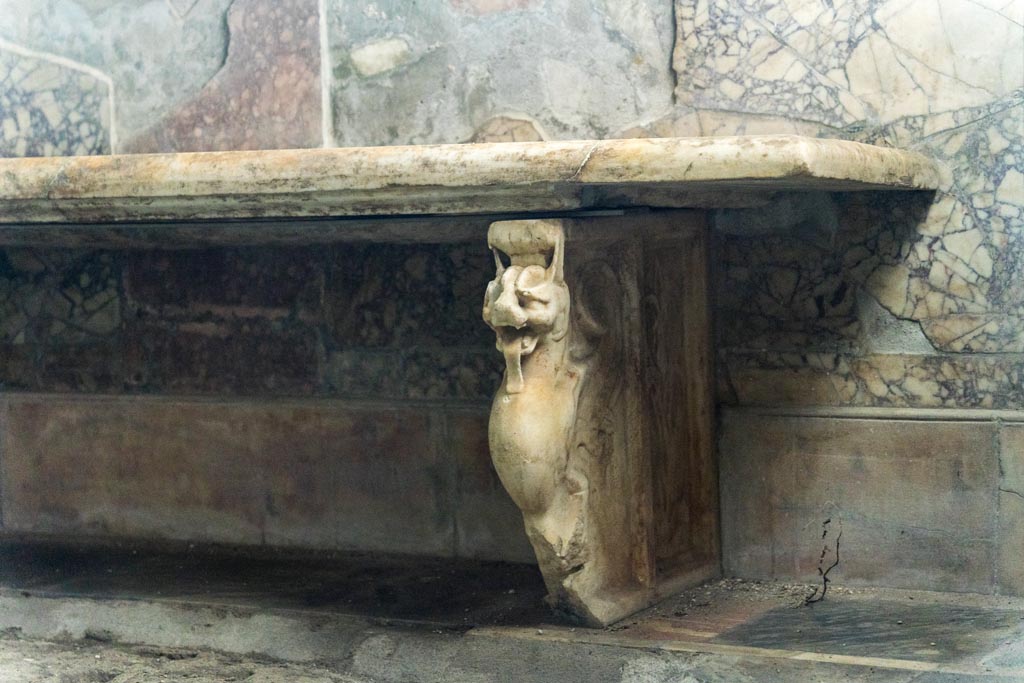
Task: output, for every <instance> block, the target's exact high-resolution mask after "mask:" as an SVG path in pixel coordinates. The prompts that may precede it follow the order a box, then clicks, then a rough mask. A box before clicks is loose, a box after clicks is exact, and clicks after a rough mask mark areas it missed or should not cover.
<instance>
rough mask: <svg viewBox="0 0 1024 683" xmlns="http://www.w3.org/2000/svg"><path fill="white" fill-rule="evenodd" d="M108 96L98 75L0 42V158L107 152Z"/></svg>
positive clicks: (109, 133)
mask: <svg viewBox="0 0 1024 683" xmlns="http://www.w3.org/2000/svg"><path fill="white" fill-rule="evenodd" d="M112 95H113V93H112V91H111V85H110V83H109V82H108V81H107V80H105V79H103V78H102V77H101V75H100V74H97V73H95V72H92V71H91V70H83V69H81V68H76V67H75V65H73V64H69V63H68V62H65V61H62V60H60V59H59V58H54V57H52V56H50V55H45V54H41V53H34V52H27V51H24V50H18V49H16V48H12V47H11V46H5V45H4V44H3V43H0V157H33V156H65V155H71V154H109V153H110V151H111V149H112V146H113V130H112V126H113V123H112V121H111V108H112V105H113V98H112Z"/></svg>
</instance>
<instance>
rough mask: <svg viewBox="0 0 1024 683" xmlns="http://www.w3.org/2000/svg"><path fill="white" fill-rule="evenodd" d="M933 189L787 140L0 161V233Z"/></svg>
mask: <svg viewBox="0 0 1024 683" xmlns="http://www.w3.org/2000/svg"><path fill="white" fill-rule="evenodd" d="M939 178H940V172H939V169H938V167H937V166H936V164H935V163H934V162H932V161H931V160H929V159H928V158H927V157H925V156H923V155H920V154H918V153H916V152H907V151H902V150H898V149H888V148H883V147H876V146H872V145H865V144H860V143H856V142H849V141H843V140H827V139H813V138H804V137H799V136H790V135H772V136H739V137H723V138H666V139H648V140H642V139H636V140H607V141H570V142H523V143H481V144H469V145H424V146H402V147H363V148H342V149H315V150H277V151H257V152H209V153H193V154H153V155H121V156H106V157H70V158H25V159H0V222H2V223H8V224H18V223H22V224H24V223H51V222H57V223H61V222H69V221H76V222H104V221H130V220H131V221H139V220H192V219H206V218H249V217H282V216H295V217H312V216H368V215H396V214H402V215H422V214H468V213H482V212H496V211H564V210H573V209H581V208H604V207H622V206H673V207H678V206H695V207H715V206H750V205H757V204H760V203H764V202H765V201H766V200H767V198H768V197H769V196H770V195H771V193H773V192H775V191H779V190H851V191H852V190H878V189H904V190H927V189H934V188H935V187H937V185H938V183H939Z"/></svg>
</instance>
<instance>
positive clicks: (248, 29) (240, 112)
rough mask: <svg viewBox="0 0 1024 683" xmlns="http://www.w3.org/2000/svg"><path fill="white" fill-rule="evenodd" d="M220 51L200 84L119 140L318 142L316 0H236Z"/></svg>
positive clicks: (223, 145)
mask: <svg viewBox="0 0 1024 683" xmlns="http://www.w3.org/2000/svg"><path fill="white" fill-rule="evenodd" d="M226 22H227V36H228V44H227V48H226V49H227V55H226V57H225V59H224V63H223V65H222V66H221V67H220V69H219V70H218V71H217V73H216V74H215V75H214V76H213V78H211V79H210V80H209V81H207V82H206V83H205V84H204V85H203V86H202V90H200V91H199V92H198V93H196V94H194V95H193V96H192V97H190V98H188V99H187V100H185V101H184V102H181V103H179V104H176V105H175V106H174V107H172V108H171V110H170V111H169V113H167V114H165V115H164V116H163V117H162V118H161V119H160V120H159V121H157V122H156V123H153V124H152V125H150V126H148V127H147V128H146V129H145V130H144V131H142V132H140V133H138V134H136V135H134V136H133V137H132V138H131V139H128V140H126V141H125V145H124V151H125V152H193V151H207V150H232V149H295V148H300V147H319V146H320V143H321V142H322V133H321V116H320V99H321V98H320V19H319V15H318V13H317V2H316V0H236V1H235V2H232V3H231V4H230V6H229V8H228V10H227V17H226Z"/></svg>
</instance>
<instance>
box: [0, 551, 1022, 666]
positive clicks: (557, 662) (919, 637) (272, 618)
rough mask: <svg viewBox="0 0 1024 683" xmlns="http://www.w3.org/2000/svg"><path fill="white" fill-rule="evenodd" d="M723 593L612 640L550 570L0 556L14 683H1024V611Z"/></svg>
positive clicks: (299, 560)
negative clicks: (576, 619)
mask: <svg viewBox="0 0 1024 683" xmlns="http://www.w3.org/2000/svg"><path fill="white" fill-rule="evenodd" d="M812 590H813V588H812V587H810V586H804V585H791V584H775V583H757V582H747V581H738V580H722V581H717V582H713V583H711V584H708V585H705V586H701V587H698V588H695V589H692V590H690V591H686V592H684V593H682V594H680V595H678V596H675V597H673V598H671V599H669V600H667V601H665V602H663V603H662V604H660V605H658V606H656V607H654V608H652V609H650V610H647V611H646V612H644V613H642V614H639V615H637V616H636V617H634V618H631V619H628V620H626V621H624V622H622V623H620V624H617V625H615V626H613V627H611V628H608V629H601V630H596V629H586V628H580V627H576V626H573V625H571V624H569V623H565V622H559V620H557V619H555V618H554V617H553V616H552V615H551V614H549V613H548V612H547V611H545V610H544V609H542V608H540V607H539V606H538V605H539V603H540V597H541V595H542V594H543V587H542V585H541V583H540V580H539V577H538V576H537V573H536V569H535V568H532V567H528V566H521V565H506V564H498V563H476V562H465V561H460V562H451V561H448V562H444V561H434V560H430V561H427V560H411V559H408V558H405V559H402V558H381V557H369V556H351V555H346V556H343V557H331V556H324V555H318V556H296V555H295V554H294V553H288V554H280V555H277V556H273V555H267V554H263V555H261V556H252V555H246V554H241V553H237V552H223V551H221V550H216V551H209V550H203V549H189V548H188V547H187V546H186V547H183V548H176V549H172V550H171V551H170V552H166V551H155V550H153V549H151V548H150V549H144V548H139V547H133V548H121V549H117V548H109V547H108V548H88V547H78V548H68V547H63V546H45V545H39V544H30V545H25V544H5V545H0V681H3V682H4V683H27V682H29V681H32V682H35V681H47V682H49V681H53V682H55V683H78V682H82V683H85V682H90V683H91V682H97V681H102V682H108V683H109V682H111V681H113V682H114V683H142V682H144V681H145V682H147V683H148V682H149V681H192V682H199V683H207V682H211V683H212V682H213V681H248V682H249V683H258V682H270V681H297V682H299V683H311V682H314V681H315V682H318V683H319V682H325V683H326V682H333V683H339V682H340V683H380V682H384V681H387V682H399V681H401V682H419V681H430V682H434V681H436V682H439V683H440V682H441V681H444V682H446V683H448V682H452V683H460V682H463V681H465V682H468V683H479V682H483V681H523V682H525V683H530V682H533V681H537V682H538V683H539V682H541V681H545V682H548V681H558V682H559V683H573V682H575V681H586V682H587V683H591V682H593V683H602V682H604V681H608V682H613V681H614V682H616V683H617V682H620V681H630V682H633V681H635V682H647V681H652V682H655V683H669V682H671V683H698V682H699V683H705V682H706V683H711V682H723V683H724V682H726V681H729V682H730V683H731V682H733V681H739V682H746V683H761V682H776V681H800V682H803V681H857V682H864V683H867V682H871V683H875V682H885V683H909V682H910V681H914V682H915V683H940V682H941V683H951V682H953V681H965V682H990V681H999V682H1002V683H1006V682H1008V681H1014V682H1024V600H1020V599H1012V598H1005V597H998V596H981V595H961V594H949V593H927V592H915V591H901V590H880V589H864V588H848V587H843V586H841V585H833V586H832V587H831V588H830V590H829V593H828V595H827V596H826V598H825V600H823V601H822V602H819V603H816V604H814V605H811V606H807V605H805V604H804V602H805V598H806V597H807V596H808V595H809V594H810V593H811V591H812Z"/></svg>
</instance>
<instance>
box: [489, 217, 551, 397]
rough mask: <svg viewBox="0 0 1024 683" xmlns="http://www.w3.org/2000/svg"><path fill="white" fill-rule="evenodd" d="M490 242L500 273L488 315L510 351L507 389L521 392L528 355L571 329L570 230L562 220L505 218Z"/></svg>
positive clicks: (506, 352) (499, 343)
mask: <svg viewBox="0 0 1024 683" xmlns="http://www.w3.org/2000/svg"><path fill="white" fill-rule="evenodd" d="M487 245H488V246H489V247H490V248H491V251H492V253H493V254H494V265H495V268H496V269H497V274H496V275H495V278H494V280H492V281H491V282H490V283H489V284H488V285H487V293H486V295H485V296H484V310H483V317H484V321H486V322H487V324H488V325H490V327H491V328H492V329H493V330H494V332H495V334H496V335H497V347H498V350H499V351H501V352H502V354H503V355H504V356H505V370H506V374H505V390H506V391H507V392H508V393H510V394H515V393H519V392H521V391H522V390H523V386H524V380H523V358H524V357H527V356H529V355H531V354H532V353H534V351H536V350H537V347H538V345H543V344H546V343H549V342H559V341H561V340H562V339H564V338H565V336H566V334H567V333H568V331H569V288H568V287H567V286H566V284H565V276H564V261H565V233H564V231H563V230H562V224H561V221H557V220H523V221H500V222H498V223H492V224H491V227H490V229H489V230H488V231H487ZM504 259H507V263H506V261H505V260H504Z"/></svg>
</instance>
